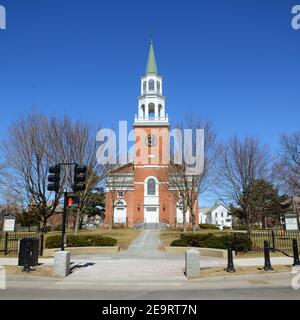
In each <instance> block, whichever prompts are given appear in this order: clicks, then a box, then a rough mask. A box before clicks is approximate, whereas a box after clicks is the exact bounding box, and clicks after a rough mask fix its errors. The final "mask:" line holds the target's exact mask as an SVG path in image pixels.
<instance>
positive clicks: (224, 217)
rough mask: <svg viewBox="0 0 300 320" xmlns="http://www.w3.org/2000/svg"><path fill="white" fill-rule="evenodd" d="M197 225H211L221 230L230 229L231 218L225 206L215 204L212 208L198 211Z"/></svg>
mask: <svg viewBox="0 0 300 320" xmlns="http://www.w3.org/2000/svg"><path fill="white" fill-rule="evenodd" d="M199 223H200V224H202V223H208V224H213V225H216V226H218V227H220V228H221V229H223V227H229V228H231V227H232V217H231V215H230V214H229V210H228V208H227V207H226V206H224V205H222V204H218V203H217V204H215V206H214V207H213V208H200V209H199Z"/></svg>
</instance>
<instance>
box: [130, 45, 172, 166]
mask: <svg viewBox="0 0 300 320" xmlns="http://www.w3.org/2000/svg"><path fill="white" fill-rule="evenodd" d="M165 100H166V98H165V97H164V96H163V77H162V76H161V75H160V74H159V73H158V71H157V64H156V58H155V53H154V45H153V41H152V40H151V42H150V50H149V55H148V63H147V68H146V73H145V74H144V75H143V76H141V95H140V97H139V98H138V114H136V115H135V120H134V125H133V126H134V131H135V158H134V163H135V165H150V164H155V165H161V164H168V163H169V149H168V148H169V127H170V124H169V118H168V114H167V113H166V106H165Z"/></svg>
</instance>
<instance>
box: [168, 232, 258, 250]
mask: <svg viewBox="0 0 300 320" xmlns="http://www.w3.org/2000/svg"><path fill="white" fill-rule="evenodd" d="M229 241H231V242H232V243H233V245H234V248H235V250H236V251H243V252H247V251H250V250H251V249H252V241H251V239H250V238H249V237H248V236H247V235H242V236H238V237H234V236H233V235H224V236H216V235H213V234H211V233H210V234H205V235H203V234H182V235H181V236H180V239H177V240H174V241H173V242H172V243H171V246H172V247H177V246H178V247H199V248H215V249H227V244H228V242H229Z"/></svg>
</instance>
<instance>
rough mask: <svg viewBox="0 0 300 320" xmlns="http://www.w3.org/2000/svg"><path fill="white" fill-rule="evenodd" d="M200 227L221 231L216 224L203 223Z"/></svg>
mask: <svg viewBox="0 0 300 320" xmlns="http://www.w3.org/2000/svg"><path fill="white" fill-rule="evenodd" d="M199 227H200V228H201V229H211V230H220V228H219V227H218V226H216V225H214V224H209V223H202V224H199Z"/></svg>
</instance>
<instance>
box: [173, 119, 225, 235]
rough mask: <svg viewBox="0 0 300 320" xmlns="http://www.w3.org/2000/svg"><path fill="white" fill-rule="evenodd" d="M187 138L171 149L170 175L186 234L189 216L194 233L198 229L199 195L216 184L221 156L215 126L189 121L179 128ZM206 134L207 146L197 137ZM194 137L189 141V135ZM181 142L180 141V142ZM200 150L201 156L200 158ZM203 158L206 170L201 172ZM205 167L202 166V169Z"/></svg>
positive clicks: (203, 122) (196, 120)
mask: <svg viewBox="0 0 300 320" xmlns="http://www.w3.org/2000/svg"><path fill="white" fill-rule="evenodd" d="M178 128H180V132H181V133H183V134H184V138H183V139H182V143H180V144H179V145H177V146H174V147H171V162H170V166H169V174H168V180H167V181H168V188H169V194H170V196H171V198H173V199H174V200H175V201H176V203H179V204H180V206H181V208H182V213H183V227H184V231H186V216H187V214H188V213H189V215H190V217H191V223H192V227H193V230H195V228H196V214H198V212H197V211H196V208H197V201H198V198H199V195H200V194H202V193H204V192H205V191H207V190H208V189H209V188H210V186H211V183H212V182H213V181H214V176H215V175H214V171H213V169H214V166H215V164H216V162H217V159H218V156H219V151H220V149H219V147H218V144H217V141H216V134H215V132H214V130H213V127H212V124H211V123H210V122H208V121H202V120H201V119H199V118H197V117H192V116H190V117H187V118H186V121H185V123H184V124H182V125H180V126H178ZM199 129H202V130H203V132H204V145H203V147H204V148H202V147H201V141H200V140H199V139H198V137H199V136H198V137H197V134H196V133H197V130H199ZM186 132H187V133H189V134H192V136H189V138H190V139H187V136H186V135H185V133H186ZM179 140H180V139H179ZM199 148H200V149H199ZM199 150H200V153H201V154H200V156H199V155H198V153H199V152H197V151H199ZM195 156H196V158H195ZM198 156H199V157H203V159H202V160H203V161H202V164H203V168H197V166H198V165H199V163H200V162H201V159H200V158H197V157H198ZM201 167H202V165H201Z"/></svg>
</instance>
